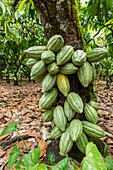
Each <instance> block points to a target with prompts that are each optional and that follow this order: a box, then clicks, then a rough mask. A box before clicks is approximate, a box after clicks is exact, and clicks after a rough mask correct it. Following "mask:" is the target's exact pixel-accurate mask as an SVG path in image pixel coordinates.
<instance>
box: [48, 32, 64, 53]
mask: <svg viewBox="0 0 113 170" xmlns="http://www.w3.org/2000/svg"><path fill="white" fill-rule="evenodd" d="M63 45H64V39H63V37H62V36H61V35H54V36H52V37H51V38H50V39H49V41H48V43H47V49H48V50H50V51H53V52H55V53H57V52H58V51H59V50H60V49H61V48H62V47H63Z"/></svg>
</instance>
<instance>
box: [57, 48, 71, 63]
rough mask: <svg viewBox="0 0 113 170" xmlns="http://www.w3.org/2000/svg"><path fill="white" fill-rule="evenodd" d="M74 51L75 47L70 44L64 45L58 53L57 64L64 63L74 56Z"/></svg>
mask: <svg viewBox="0 0 113 170" xmlns="http://www.w3.org/2000/svg"><path fill="white" fill-rule="evenodd" d="M73 53H74V49H73V47H72V46H70V45H66V46H64V47H63V48H62V49H61V50H60V51H59V52H58V54H57V64H58V65H64V64H66V63H67V62H68V61H69V60H70V59H71V57H72V55H73Z"/></svg>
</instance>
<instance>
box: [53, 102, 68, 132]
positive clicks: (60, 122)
mask: <svg viewBox="0 0 113 170" xmlns="http://www.w3.org/2000/svg"><path fill="white" fill-rule="evenodd" d="M53 117H54V122H55V124H56V126H58V127H59V129H60V130H61V131H65V128H66V125H67V119H66V117H65V114H64V110H63V108H62V106H60V105H58V106H56V108H55V109H54V114H53Z"/></svg>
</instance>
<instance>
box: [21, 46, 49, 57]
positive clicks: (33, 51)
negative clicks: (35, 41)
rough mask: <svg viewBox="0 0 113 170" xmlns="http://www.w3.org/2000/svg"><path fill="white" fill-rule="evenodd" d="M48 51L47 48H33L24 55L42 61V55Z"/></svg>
mask: <svg viewBox="0 0 113 170" xmlns="http://www.w3.org/2000/svg"><path fill="white" fill-rule="evenodd" d="M45 50H46V47H45V46H32V47H30V48H28V49H27V50H25V51H24V53H25V54H26V55H27V56H28V57H30V58H35V59H38V60H40V59H41V54H42V53H43V52H44V51H45Z"/></svg>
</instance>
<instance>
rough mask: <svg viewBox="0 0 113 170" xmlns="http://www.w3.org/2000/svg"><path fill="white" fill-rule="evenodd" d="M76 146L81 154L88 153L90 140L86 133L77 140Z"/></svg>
mask: <svg viewBox="0 0 113 170" xmlns="http://www.w3.org/2000/svg"><path fill="white" fill-rule="evenodd" d="M76 144H77V147H78V148H79V150H80V151H81V152H83V153H86V146H87V144H88V139H87V136H86V135H85V133H84V132H82V134H81V136H80V137H79V138H78V139H77V140H76Z"/></svg>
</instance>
